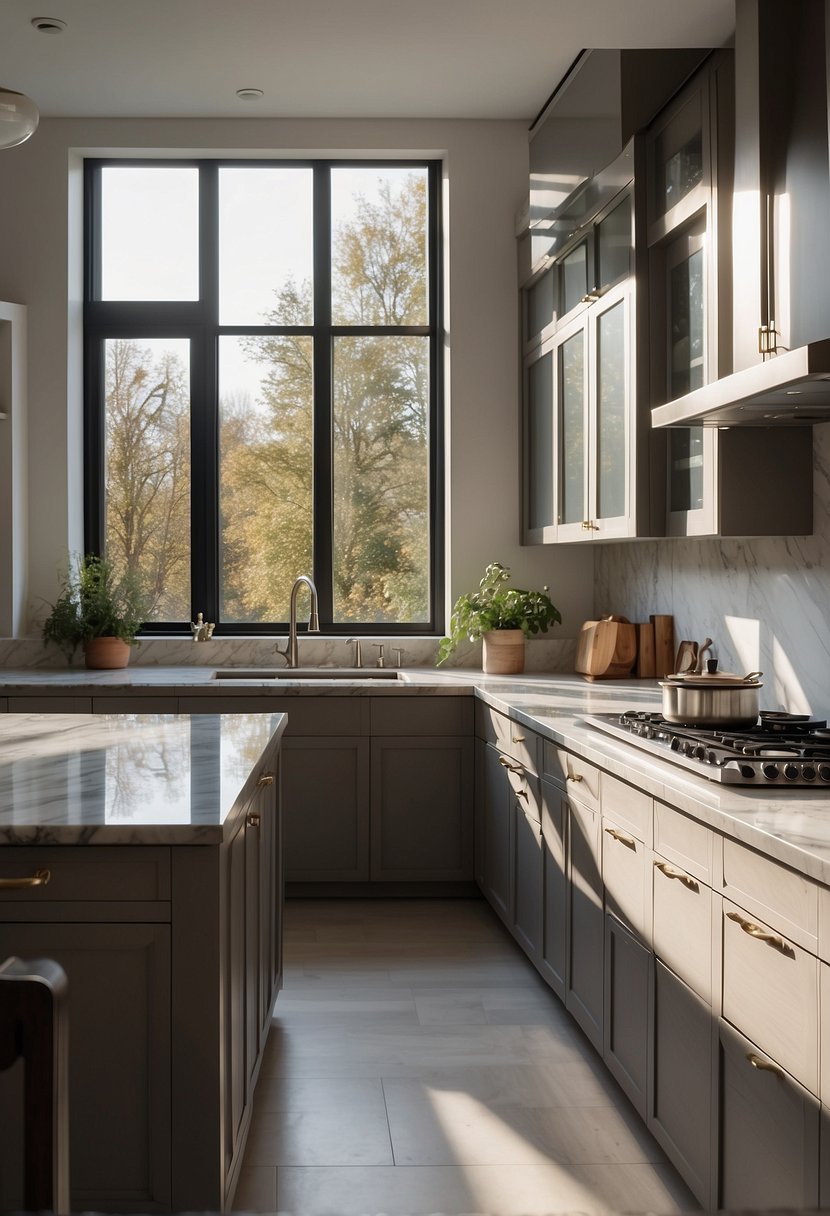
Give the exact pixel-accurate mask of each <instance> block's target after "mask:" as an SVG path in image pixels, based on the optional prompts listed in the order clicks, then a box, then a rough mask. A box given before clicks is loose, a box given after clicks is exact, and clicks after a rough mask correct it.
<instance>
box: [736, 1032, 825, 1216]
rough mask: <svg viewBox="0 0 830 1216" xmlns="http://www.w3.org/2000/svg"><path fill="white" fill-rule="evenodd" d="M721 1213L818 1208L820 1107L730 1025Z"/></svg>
mask: <svg viewBox="0 0 830 1216" xmlns="http://www.w3.org/2000/svg"><path fill="white" fill-rule="evenodd" d="M719 1043H720V1119H721V1126H720V1143H721V1167H720V1186H719V1195H718V1204H717V1206H718V1207H721V1208H731V1209H734V1210H736V1211H738V1210H742V1209H746V1210H748V1209H750V1208H757V1209H759V1210H761V1209H764V1210H765V1209H769V1208H797V1209H803V1208H814V1207H816V1206H817V1205H818V1197H819V1196H818V1177H819V1165H818V1157H819V1103H818V1100H817V1099H816V1098H814V1097H813V1095H812V1094H811V1093H809V1092H808V1091H807V1090H806V1089H804V1087H803V1086H802V1085H799V1084H798V1082H797V1081H795V1080H794V1079H793V1078H792V1077H791V1076H789V1074H788V1073H786V1072H785V1071H784V1069H783V1068H780V1067H779V1066H778V1065H777V1064H776V1063H775V1062H774V1061H773V1060H771V1059H770V1058H769V1057H768V1056H766V1055H764V1053H763V1052H761V1051H759V1050H758V1049H757V1048H756V1047H755V1045H754V1044H753V1043H751V1042H750V1040H749V1039H745V1038H744V1037H743V1035H741V1034H738V1032H737V1031H736V1030H735V1029H733V1027H731V1026H730V1025H729V1024H728V1023H727V1022H724V1021H722V1020H721V1021H720V1022H719Z"/></svg>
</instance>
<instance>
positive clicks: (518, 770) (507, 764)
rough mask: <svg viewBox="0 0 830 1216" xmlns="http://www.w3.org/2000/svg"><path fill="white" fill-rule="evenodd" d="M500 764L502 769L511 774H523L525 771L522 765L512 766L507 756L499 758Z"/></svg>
mask: <svg viewBox="0 0 830 1216" xmlns="http://www.w3.org/2000/svg"><path fill="white" fill-rule="evenodd" d="M499 764H500V765H501V766H502V768H506V769H507V771H508V772H509V773H523V772H524V769H523V768H522V766H521V764H511V762H510V761H509V760H508V759H507V757H506V756H499Z"/></svg>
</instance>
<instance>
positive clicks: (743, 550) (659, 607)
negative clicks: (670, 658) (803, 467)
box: [595, 426, 830, 718]
mask: <svg viewBox="0 0 830 1216" xmlns="http://www.w3.org/2000/svg"><path fill="white" fill-rule="evenodd" d="M814 466H815V481H814V494H815V504H814V524H813V526H814V534H813V535H812V536H807V537H803V536H802V537H782V538H770V539H761V540H758V539H755V540H747V541H739V540H732V541H718V540H693V539H678V540H659V541H648V542H642V543H635V544H630V545H609V546H601V547H600V548H599V549H598V552H597V558H596V580H597V581H596V600H595V606H596V609H597V611H598V612H602V611H614V612H621V613H623V614H624V615H625V616H628V617H629V618H630V619H631V620H639V621H642V620H648V615H649V613H651V612H672V613H674V617H675V629H676V636H677V638H678V639H680V638H693V639H695V640H696V641H701V640H702V639H703V637H705V636H708V637H711V638H713V639H714V641H715V647H714V652H713V653H714V654H715V655H716V656H717V657H718V658H720V660H721V667H722V668H723V669H724V670H727V669H728V670H730V671H742V672H748V671H763V672H764V689H763V692H762V699H761V704H762V708H764V709H786V710H789V711H790V712H792V713H812V714H814V715H818V716H820V717H822V718H825V717H830V426H819V427H816V428H814ZM759 492H760V493H763V487H759Z"/></svg>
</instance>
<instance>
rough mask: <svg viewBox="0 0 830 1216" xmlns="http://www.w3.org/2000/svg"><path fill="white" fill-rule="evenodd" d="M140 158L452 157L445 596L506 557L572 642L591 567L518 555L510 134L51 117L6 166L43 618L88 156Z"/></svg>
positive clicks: (78, 495)
mask: <svg viewBox="0 0 830 1216" xmlns="http://www.w3.org/2000/svg"><path fill="white" fill-rule="evenodd" d="M137 149H142V150H145V149H149V150H155V151H157V152H158V153H159V154H161V155H163V154H165V153H173V152H182V151H184V152H188V151H192V152H194V153H198V152H201V151H217V152H225V153H227V154H229V155H233V154H241V153H244V154H245V155H248V156H256V155H258V154H260V151H261V150H267V152H268V154H277V155H279V154H281V153H285V154H288V155H292V154H295V155H308V154H309V153H322V154H324V155H326V154H329V155H333V156H336V155H339V154H351V155H361V154H364V153H365V154H370V155H375V156H382V155H384V154H387V153H401V152H412V153H414V154H416V155H431V156H443V157H444V158H445V166H446V184H447V192H446V193H447V214H446V226H447V232H448V240H449V243H448V266H449V280H450V290H449V298H448V312H447V356H448V367H449V378H448V387H449V393H448V484H449V489H448V497H447V505H448V546H447V547H448V556H447V562H448V578H447V591H448V598H449V600H450V602H452V600H453V599H454V598H455V597H456V596H457V595H458V594H459V593H460V592H461V591H464V590H470V589H472V588H473V587H474V586H475V585H476V584H477V582H478V579H479V577H480V576H481V573H482V572H483V568H484V566H485V565H486V563H487V562H488V561H492V560H494V559H497V560H500V561H502V562H504V563H505V565H508V566H510V567H511V569H512V570H513V575H514V579H515V581H516V582H517V583H518V584H519V585H536V586H540V585H541V584H543V583H547V584H549V585H550V587H551V594H552V597H553V599H554V602H555V603H556V604H557V606H558V607H559V608H560V610H561V611H562V614H563V618H564V624H563V627H562V629H561V631H559V632H560V634H561V636H563V637H572V636H574V634H575V633H576V631H577V629H578V626H579V623H580V621H581V620H582V619H583V618H584V617H586V616H589V615H590V609H591V603H592V587H593V559H592V555H591V554H590V553H589V552H586V551H584V550H574V549H569V550H561V549H559V550H550V549H544V548H524V549H523V548H522V547H521V546H520V545H519V510H518V503H519V489H518V447H519V441H518V381H519V373H518V342H517V304H516V255H515V245H514V238H513V215H514V212H515V211H516V209H517V207H518V205H519V204H520V202H521V201H522V198H523V196H524V195H525V194H526V192H527V174H528V163H527V133H526V130H525V127H524V125H523V124H521V123H515V122H454V121H393V120H384V121H368V120H367V121H352V120H348V121H347V120H331V121H323V120H299V121H278V120H266V119H260V120H249V119H244V120H243V119H237V120H216V121H203V120H171V119H155V120H140V121H139V120H132V119H130V120H127V119H111V120H92V119H61V120H56V119H52V120H49V119H46V120H44V121H42V122H41V125H40V127H39V129H38V131H37V133H36V135H35V136H34V137H33V138H32V139H31V140H29V142H28V143H26V144H23V145H22V146H21V147H19V148H13V149H9V150H7V151H4V152H3V153H2V154H0V155H2V160H1V161H0V172H1V173H2V187H3V188H2V189H0V299H6V300H11V301H13V302H15V303H21V304H26V305H28V323H29V470H30V495H29V521H28V522H29V536H30V546H29V589H30V599H31V601H32V603H33V604H34V605H35V607H36V608H37V605H38V600H42V599H47V600H48V599H50V598H52V597H53V595H54V592H55V588H56V572H57V570H58V568H59V567H60V566H61V564H62V563H65V559H66V553H67V550H68V549H73V550H78V549H80V548H81V547H82V535H83V531H82V527H83V521H82V476H81V441H82V409H81V390H82V381H81V349H82V348H81V342H80V322H81V264H82V263H81V247H80V234H81V226H80V221H81V180H80V179H81V173H80V167H81V156H82V153H83V152H84V151H88V152H90V153H91V154H94V155H102V154H107V153H110V152H113V153H121V154H127V155H129V154H130V151H131V150H137ZM0 561H2V555H0ZM0 576H3V577H4V576H5V572H3V571H0Z"/></svg>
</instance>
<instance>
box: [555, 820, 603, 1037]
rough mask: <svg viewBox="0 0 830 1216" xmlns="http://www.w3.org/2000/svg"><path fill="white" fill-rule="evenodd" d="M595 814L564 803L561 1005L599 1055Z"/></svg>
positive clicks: (600, 976) (599, 931) (600, 909)
mask: <svg viewBox="0 0 830 1216" xmlns="http://www.w3.org/2000/svg"><path fill="white" fill-rule="evenodd" d="M602 894H603V892H602V876H601V873H600V844H599V814H598V812H596V811H592V810H590V809H589V808H588V807H585V806H581V805H580V804H579V803H578V802H569V803H568V924H569V943H568V989H567V996H566V1000H565V1004H566V1006H567V1008H568V1009H569V1010H570V1012H571V1013H572V1014H573V1016H574V1018H575V1019H576V1021H577V1022H579V1024H580V1026H581V1027H582V1029H583V1030H584V1031H585V1033H586V1034H587V1036H588V1038H589V1039H590V1040H591V1042H592V1043H593V1044H594V1046H595V1047H596V1048H597V1050H598V1051H602V1016H603V991H602V990H603V952H604V937H605V929H604V924H603V901H602Z"/></svg>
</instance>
